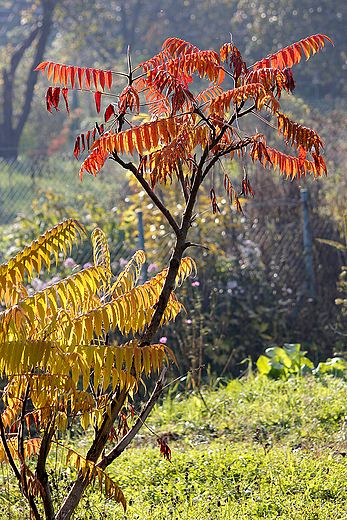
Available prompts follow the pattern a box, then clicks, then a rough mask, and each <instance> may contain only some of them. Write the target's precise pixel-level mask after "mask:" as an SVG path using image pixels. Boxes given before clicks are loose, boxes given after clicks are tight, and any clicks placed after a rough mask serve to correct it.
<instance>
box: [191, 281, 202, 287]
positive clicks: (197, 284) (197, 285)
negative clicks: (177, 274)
mask: <svg viewBox="0 0 347 520" xmlns="http://www.w3.org/2000/svg"><path fill="white" fill-rule="evenodd" d="M199 285H200V282H193V283H192V287H199Z"/></svg>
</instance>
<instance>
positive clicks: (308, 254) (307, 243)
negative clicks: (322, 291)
mask: <svg viewBox="0 0 347 520" xmlns="http://www.w3.org/2000/svg"><path fill="white" fill-rule="evenodd" d="M307 201H308V191H307V189H302V190H301V203H302V215H303V234H304V249H305V264H306V274H307V287H308V290H309V295H310V300H313V298H314V281H313V266H312V248H311V240H310V232H309V220H308V202H307Z"/></svg>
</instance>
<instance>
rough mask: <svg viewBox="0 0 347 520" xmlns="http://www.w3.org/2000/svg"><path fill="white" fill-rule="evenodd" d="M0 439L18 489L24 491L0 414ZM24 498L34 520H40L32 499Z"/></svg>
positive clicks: (29, 497)
mask: <svg viewBox="0 0 347 520" xmlns="http://www.w3.org/2000/svg"><path fill="white" fill-rule="evenodd" d="M0 437H1V442H2V445H3V447H4V450H5V453H6V456H7V459H8V462H9V464H10V466H11V468H12V469H13V473H14V474H15V476H16V478H17V481H18V485H19V488H20V490H21V492H23V491H24V490H23V486H22V476H21V474H20V472H19V470H18V468H17V466H16V464H15V462H14V460H13V457H12V455H11V452H10V448H9V447H8V444H7V439H6V434H5V427H4V423H3V422H2V417H1V414H0ZM25 496H26V497H27V499H28V502H29V505H30V508H31V510H32V512H33V514H34V517H35V520H41V516H40V514H39V512H38V510H37V506H36V504H35V501H34V497H33V496H32V494H31V493H29V494H26V495H25Z"/></svg>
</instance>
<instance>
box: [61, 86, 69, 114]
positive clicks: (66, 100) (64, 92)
mask: <svg viewBox="0 0 347 520" xmlns="http://www.w3.org/2000/svg"><path fill="white" fill-rule="evenodd" d="M67 91H68V89H67V88H63V89H61V93H62V94H63V97H64V101H65V106H66V110H67V113H68V114H70V110H69V102H68V99H67Z"/></svg>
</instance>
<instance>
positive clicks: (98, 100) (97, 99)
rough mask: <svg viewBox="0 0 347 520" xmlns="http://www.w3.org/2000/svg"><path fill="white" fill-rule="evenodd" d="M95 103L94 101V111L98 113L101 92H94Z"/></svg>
mask: <svg viewBox="0 0 347 520" xmlns="http://www.w3.org/2000/svg"><path fill="white" fill-rule="evenodd" d="M94 96H95V103H96V111H97V113H98V114H99V113H100V100H101V92H100V91H98V92H95V94H94Z"/></svg>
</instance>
